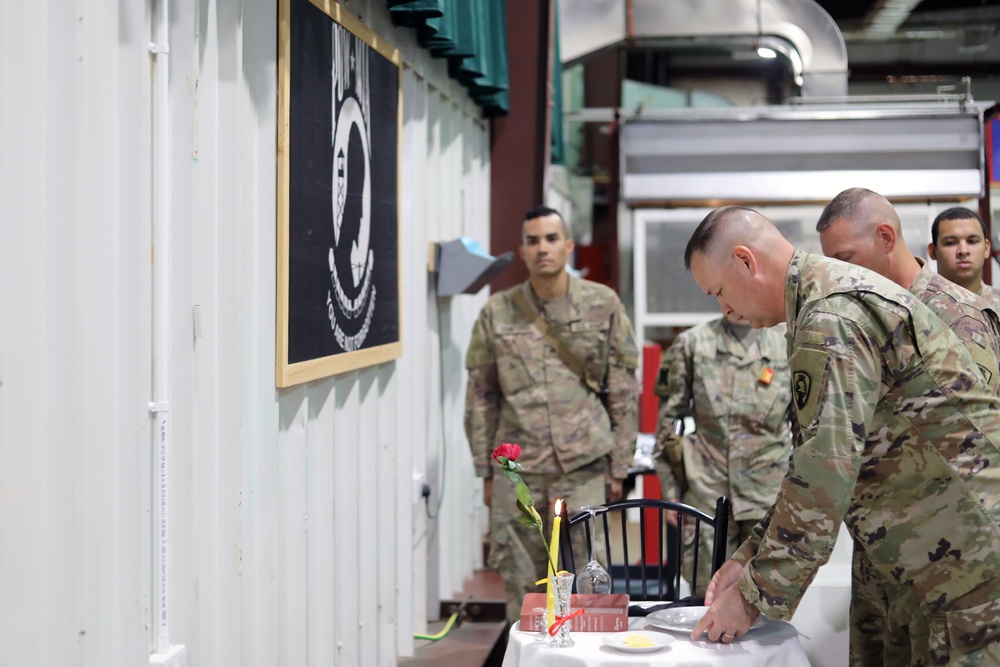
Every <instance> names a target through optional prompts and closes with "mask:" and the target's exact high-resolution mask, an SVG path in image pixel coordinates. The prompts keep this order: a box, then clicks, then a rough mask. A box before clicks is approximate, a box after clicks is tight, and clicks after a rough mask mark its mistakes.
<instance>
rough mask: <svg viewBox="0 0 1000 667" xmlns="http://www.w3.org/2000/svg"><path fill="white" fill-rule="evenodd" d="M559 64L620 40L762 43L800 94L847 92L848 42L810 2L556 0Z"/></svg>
mask: <svg viewBox="0 0 1000 667" xmlns="http://www.w3.org/2000/svg"><path fill="white" fill-rule="evenodd" d="M559 28H560V30H559V38H560V48H561V50H562V59H563V64H564V65H569V64H573V63H575V62H579V61H582V60H585V59H586V58H587V56H588V55H590V54H593V53H596V52H598V51H603V50H605V49H608V48H611V47H614V46H617V45H619V44H623V43H624V44H628V45H630V46H642V45H645V44H657V43H661V42H669V41H670V40H687V41H689V42H690V41H691V40H698V41H700V42H701V43H711V42H713V41H718V42H720V43H727V44H731V43H733V42H734V40H742V41H743V42H744V43H747V44H752V45H754V47H757V46H766V47H769V48H771V49H772V50H774V51H776V52H778V53H780V54H782V55H783V56H784V57H785V58H786V59H787V60H788V62H789V64H790V66H791V68H792V71H793V74H794V75H795V78H796V83H798V84H799V85H800V86H801V90H802V96H803V97H842V96H845V95H847V48H846V46H845V45H844V38H843V36H842V35H841V33H840V29H839V28H838V27H837V24H836V23H835V22H834V21H833V19H832V18H830V15H829V14H827V13H826V11H825V10H823V8H822V7H820V6H819V5H818V4H816V3H815V2H813V0H559Z"/></svg>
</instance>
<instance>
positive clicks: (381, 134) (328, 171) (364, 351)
mask: <svg viewBox="0 0 1000 667" xmlns="http://www.w3.org/2000/svg"><path fill="white" fill-rule="evenodd" d="M331 11H332V12H333V15H332V16H331V15H329V14H327V13H326V12H325V11H324V10H323V9H321V8H320V7H319V6H317V5H315V4H313V2H311V0H283V1H282V4H281V17H282V20H281V21H279V31H280V34H279V92H278V110H279V137H278V142H279V143H278V219H279V225H278V232H279V233H278V295H277V296H278V326H277V334H278V336H277V339H278V350H277V357H278V358H277V365H276V366H277V385H278V386H279V387H286V386H290V385H294V384H298V383H300V382H306V381H309V380H313V379H316V378H320V377H325V376H328V375H333V374H335V373H340V372H344V371H348V370H354V369H357V368H361V367H363V366H368V365H372V364H376V363H380V362H383V361H388V360H391V359H395V358H397V357H399V356H400V354H401V353H402V350H401V343H400V333H399V322H400V300H399V247H398V246H399V219H398V190H397V188H398V173H399V172H398V150H399V126H400V74H399V72H400V67H399V62H400V59H399V54H398V51H396V50H395V49H392V48H389V47H388V46H387V45H386V44H385V42H384V40H379V39H378V38H377V37H375V36H374V34H372V33H371V31H370V30H368V28H367V27H365V26H364V25H363V24H361V23H360V22H359V21H357V20H356V19H354V18H353V17H351V16H349V15H348V14H347V13H346V12H344V11H343V10H342V9H341V8H340V7H339V6H338V5H336V4H335V3H333V4H331Z"/></svg>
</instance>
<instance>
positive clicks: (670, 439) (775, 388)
mask: <svg viewBox="0 0 1000 667" xmlns="http://www.w3.org/2000/svg"><path fill="white" fill-rule="evenodd" d="M656 393H657V394H658V395H659V396H660V399H661V403H660V421H659V424H658V426H657V429H656V450H655V452H654V456H653V459H654V462H655V464H656V470H657V473H658V474H659V477H660V479H661V480H663V486H664V489H663V493H664V497H666V498H672V499H675V500H676V499H678V498H679V497H680V496H681V494H682V493H683V500H684V502H685V503H687V504H688V505H692V506H694V507H697V508H699V509H702V510H704V511H706V512H708V513H710V514H711V513H713V512H714V508H715V501H716V500H717V499H718V498H719V496H728V497H729V499H730V501H731V502H732V515H731V516H730V518H729V532H728V542H729V545H728V550H727V554H726V555H727V556H728V555H730V554H732V553H733V552H734V551H736V547H738V546H739V545H740V544H742V543H743V540H745V539H746V538H747V537H748V536H749V534H750V529H751V528H752V527H753V525H754V524H756V523H757V521H758V520H759V519H761V518H762V517H763V516H764V513H765V512H766V511H767V509H768V508H769V507H770V506H771V504H772V503H773V502H774V498H775V496H776V495H777V494H778V486H779V485H780V484H781V480H782V478H784V476H785V471H786V470H788V455H789V454H790V453H791V446H792V442H791V430H790V424H789V410H790V409H791V389H790V383H789V374H788V359H787V355H786V352H785V327H784V325H779V326H777V327H773V328H769V329H760V330H757V329H751V328H750V327H749V326H747V325H746V324H744V323H739V322H732V321H730V319H729V318H720V319H717V320H712V321H710V322H706V323H704V324H700V325H698V326H696V327H693V328H691V329H688V330H687V331H684V332H683V333H681V334H680V335H679V336H678V337H677V339H676V340H675V341H674V343H673V344H672V345H671V346H670V347H669V348H668V349H667V351H666V352H665V353H664V355H663V362H662V364H661V366H660V374H659V379H658V381H657V385H656ZM688 416H690V417H693V418H694V424H695V431H694V432H693V433H690V434H687V435H685V436H683V437H681V436H678V435H675V433H674V428H673V426H674V422H675V421H676V420H677V419H681V418H683V417H688ZM668 452H669V453H668ZM675 470H676V472H674V471H675ZM671 514H673V513H671ZM669 521H670V522H671V523H672V524H674V525H676V517H675V516H671V517H670V518H669ZM712 540H713V535H712V532H711V531H707V530H705V531H701V536H700V542H701V544H700V545H699V546H698V549H699V555H698V576H697V578H696V581H697V582H698V586H697V590H693V591H692V593H694V594H695V595H699V596H703V595H704V594H705V589H706V588H707V586H708V582H709V580H710V579H711V576H712V574H711V565H712V560H711V554H712ZM684 544H685V548H684V562H683V564H682V568H683V574H684V577H685V579H687V581H692V577H691V569H692V566H693V562H692V560H693V555H694V554H693V551H694V549H693V545H694V526H693V525H692V524H687V525H685V526H684Z"/></svg>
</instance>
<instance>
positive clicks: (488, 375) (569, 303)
mask: <svg viewBox="0 0 1000 667" xmlns="http://www.w3.org/2000/svg"><path fill="white" fill-rule="evenodd" d="M515 290H521V292H522V294H524V296H525V297H526V298H527V299H528V302H529V303H531V304H532V306H533V307H534V308H535V309H536V310H537V311H538V312H539V313H540V314H541V315H542V316H543V317H544V319H545V321H546V322H547V324H548V326H549V327H550V329H551V330H552V331H553V333H555V335H556V336H557V337H558V338H559V339H560V340H561V341H562V342H563V344H564V345H565V346H566V347H567V348H568V349H569V351H570V353H572V354H573V355H574V356H575V357H576V358H577V359H579V360H580V361H581V362H582V363H583V364H584V365H585V366H586V367H587V368H588V370H589V373H590V376H591V377H593V378H597V379H598V381H600V380H601V379H604V378H606V382H607V387H608V407H607V409H605V407H604V406H603V405H602V404H601V401H600V399H599V398H598V396H597V394H595V393H594V392H593V391H591V390H590V389H589V388H588V387H587V386H586V384H585V383H584V382H583V380H582V379H581V378H580V377H579V376H578V375H577V374H576V373H574V372H573V371H572V370H571V369H570V368H569V367H568V366H567V365H566V364H565V363H564V362H563V361H562V360H561V359H560V358H559V357H558V355H557V354H556V351H555V350H554V349H553V348H552V347H551V346H550V345H549V344H548V343H547V342H546V340H545V338H544V337H543V336H542V334H541V332H539V330H538V329H537V327H535V326H534V324H533V321H534V320H533V319H532V318H529V317H527V316H526V315H525V314H524V313H523V312H522V311H521V310H520V309H519V308H518V306H517V304H516V302H515V301H514V298H513V294H514V291H515ZM465 365H466V368H467V369H468V370H469V383H468V390H467V393H466V402H465V432H466V435H467V437H468V439H469V444H470V446H471V448H472V456H473V461H474V463H475V466H476V474H477V475H479V476H480V477H492V476H493V471H494V466H495V465H496V464H495V463H493V462H492V461H491V458H490V456H491V454H492V452H493V449H494V448H495V447H497V446H498V445H500V444H502V443H505V442H513V443H517V444H519V445H521V449H522V453H521V457H520V458H519V459H518V463H520V464H522V465H524V466H525V467H527V468H529V470H530V472H529V473H527V474H525V475H523V477H524V481H525V483H526V484H527V485H528V488H529V489H530V490H531V493H532V499H533V500H534V501H535V503H536V505H537V508H538V511H539V512H540V513H541V514H542V516H543V518H544V519H545V522H546V525H548V524H549V517H548V516H547V514H548V513H551V501H553V500H554V499H555V498H557V497H565V498H566V499H567V502H568V506H569V510H570V514H572V513H575V512H576V511H577V510H578V509H579V508H580V507H581V506H583V505H599V504H601V503H603V502H605V500H606V498H605V492H604V479H605V475H606V474H608V473H610V475H611V476H612V477H614V478H618V479H623V478H625V477H626V476H627V474H628V468H629V465H630V464H631V462H632V459H633V457H634V455H635V438H636V433H637V430H638V421H637V409H638V404H637V386H636V378H635V369H636V367H637V365H638V350H637V349H636V344H635V335H634V333H633V331H632V324H631V322H630V321H629V319H628V315H626V313H625V309H624V307H623V306H622V303H621V300H620V299H619V298H618V296H617V295H616V294H615V293H614V292H613V291H612V290H611V289H609V288H608V287H606V286H604V285H600V284H598V283H594V282H591V281H588V280H583V279H580V278H576V277H574V276H570V277H569V288H568V291H567V293H566V296H565V297H563V298H559V299H553V300H551V301H541V300H540V299H538V297H536V296H535V293H534V291H533V290H532V289H531V285H530V283H528V282H524V283H522V284H520V285H518V286H516V287H513V288H511V289H509V290H506V291H503V292H500V293H499V294H494V295H493V296H492V297H491V298H490V300H489V302H488V303H487V304H486V305H485V306H484V307H483V310H482V312H481V313H480V314H479V318H478V320H477V321H476V324H475V327H474V328H473V331H472V341H471V342H470V343H469V350H468V353H467V355H466V359H465ZM517 517H518V510H517V507H516V503H515V497H514V489H513V487H512V486H511V485H510V484H509V482H507V481H505V480H504V479H500V480H497V481H496V482H495V483H494V484H493V500H492V511H491V521H490V523H491V526H490V527H491V548H490V566H491V567H493V568H495V569H496V570H497V571H498V572H499V573H500V574H501V575H502V576H503V579H504V585H505V589H506V594H507V614H508V617H509V618H512V619H513V618H517V616H518V614H519V613H520V608H521V601H522V599H523V598H524V594H525V593H527V592H529V591H533V590H536V589H535V587H534V582H535V581H536V580H537V579H540V578H542V577H543V576H544V574H545V569H544V566H545V562H546V561H545V554H544V548H543V547H542V544H541V540H540V538H539V536H538V535H537V533H535V532H534V531H529V529H526V528H525V527H524V526H522V525H520V524H519V523H518V522H517ZM576 532H580V533H582V531H576ZM548 534H549V533H548V529H546V539H548V538H547V536H548ZM579 546H580V549H574V552H575V553H586V552H585V551H582V550H581V549H585V546H584V543H583V541H582V535H581V543H580V545H579Z"/></svg>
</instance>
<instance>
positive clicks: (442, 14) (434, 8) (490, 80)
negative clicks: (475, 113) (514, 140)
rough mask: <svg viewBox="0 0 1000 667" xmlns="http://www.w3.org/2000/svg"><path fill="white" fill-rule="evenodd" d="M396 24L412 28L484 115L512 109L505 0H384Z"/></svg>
mask: <svg viewBox="0 0 1000 667" xmlns="http://www.w3.org/2000/svg"><path fill="white" fill-rule="evenodd" d="M386 5H387V6H388V8H389V12H390V13H391V14H392V19H393V22H394V23H395V24H396V25H401V26H405V27H408V28H413V29H414V30H416V32H417V41H418V42H419V43H420V45H421V46H422V47H423V48H425V49H427V50H428V51H430V53H431V54H432V55H433V56H434V57H435V58H445V59H447V60H448V74H449V75H450V76H451V77H452V78H453V79H455V80H456V81H458V82H460V83H461V84H462V85H463V86H465V87H466V88H467V89H468V91H469V96H470V97H472V99H473V100H475V102H476V103H477V104H479V105H480V106H481V107H482V109H483V115H485V116H502V115H506V114H507V112H508V110H509V109H510V92H509V88H510V84H509V81H510V70H509V67H508V64H507V14H506V8H505V6H504V0H386Z"/></svg>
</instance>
